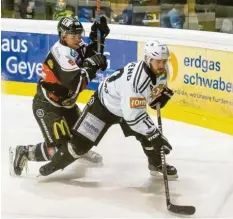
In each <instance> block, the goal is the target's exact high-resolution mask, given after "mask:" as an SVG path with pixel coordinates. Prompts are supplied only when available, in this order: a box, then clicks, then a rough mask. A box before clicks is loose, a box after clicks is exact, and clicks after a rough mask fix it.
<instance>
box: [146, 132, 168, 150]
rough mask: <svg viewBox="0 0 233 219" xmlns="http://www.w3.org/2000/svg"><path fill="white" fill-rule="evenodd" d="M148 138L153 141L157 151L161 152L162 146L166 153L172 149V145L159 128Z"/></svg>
mask: <svg viewBox="0 0 233 219" xmlns="http://www.w3.org/2000/svg"><path fill="white" fill-rule="evenodd" d="M147 139H148V140H149V141H150V142H151V144H152V146H153V147H154V149H155V151H156V152H157V153H160V150H161V148H162V147H164V152H165V154H169V153H170V150H172V146H171V145H170V144H169V142H168V141H167V139H166V138H165V137H164V135H163V134H162V133H161V132H160V131H159V130H158V129H156V131H155V132H154V133H153V134H151V135H149V136H147Z"/></svg>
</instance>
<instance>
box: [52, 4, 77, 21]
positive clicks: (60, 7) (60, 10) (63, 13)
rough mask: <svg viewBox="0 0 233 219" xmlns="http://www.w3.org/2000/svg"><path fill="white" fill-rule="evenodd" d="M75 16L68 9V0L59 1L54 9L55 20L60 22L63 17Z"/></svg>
mask: <svg viewBox="0 0 233 219" xmlns="http://www.w3.org/2000/svg"><path fill="white" fill-rule="evenodd" d="M71 16H75V15H74V12H73V11H72V10H71V9H68V8H67V5H66V0H57V2H56V6H55V9H54V14H53V20H57V21H59V20H60V19H61V18H62V17H71Z"/></svg>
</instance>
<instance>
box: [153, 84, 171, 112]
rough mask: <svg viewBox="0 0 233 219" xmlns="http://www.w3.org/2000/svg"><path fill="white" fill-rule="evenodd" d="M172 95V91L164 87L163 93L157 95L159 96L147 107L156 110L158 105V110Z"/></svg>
mask: <svg viewBox="0 0 233 219" xmlns="http://www.w3.org/2000/svg"><path fill="white" fill-rule="evenodd" d="M173 95H174V93H173V91H172V90H171V89H169V88H168V87H165V88H164V89H163V91H162V92H161V93H160V94H159V96H158V97H157V98H156V99H155V100H154V101H152V102H151V103H150V104H149V105H150V107H151V108H152V109H156V105H157V104H158V103H159V104H160V108H163V107H164V106H165V105H166V104H167V102H168V101H169V100H170V99H171V97H172V96H173Z"/></svg>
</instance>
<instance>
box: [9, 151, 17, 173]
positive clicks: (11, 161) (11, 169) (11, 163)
mask: <svg viewBox="0 0 233 219" xmlns="http://www.w3.org/2000/svg"><path fill="white" fill-rule="evenodd" d="M15 151H16V149H15V148H12V147H10V148H9V174H10V176H16V174H15V171H14V159H15Z"/></svg>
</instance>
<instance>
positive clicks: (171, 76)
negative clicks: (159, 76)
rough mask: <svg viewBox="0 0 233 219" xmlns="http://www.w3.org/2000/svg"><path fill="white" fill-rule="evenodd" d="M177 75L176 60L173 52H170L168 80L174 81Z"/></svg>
mask: <svg viewBox="0 0 233 219" xmlns="http://www.w3.org/2000/svg"><path fill="white" fill-rule="evenodd" d="M177 76H178V61H177V58H176V56H175V54H174V53H173V52H171V53H170V66H169V76H168V80H169V81H170V82H172V81H175V80H176V78H177Z"/></svg>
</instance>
